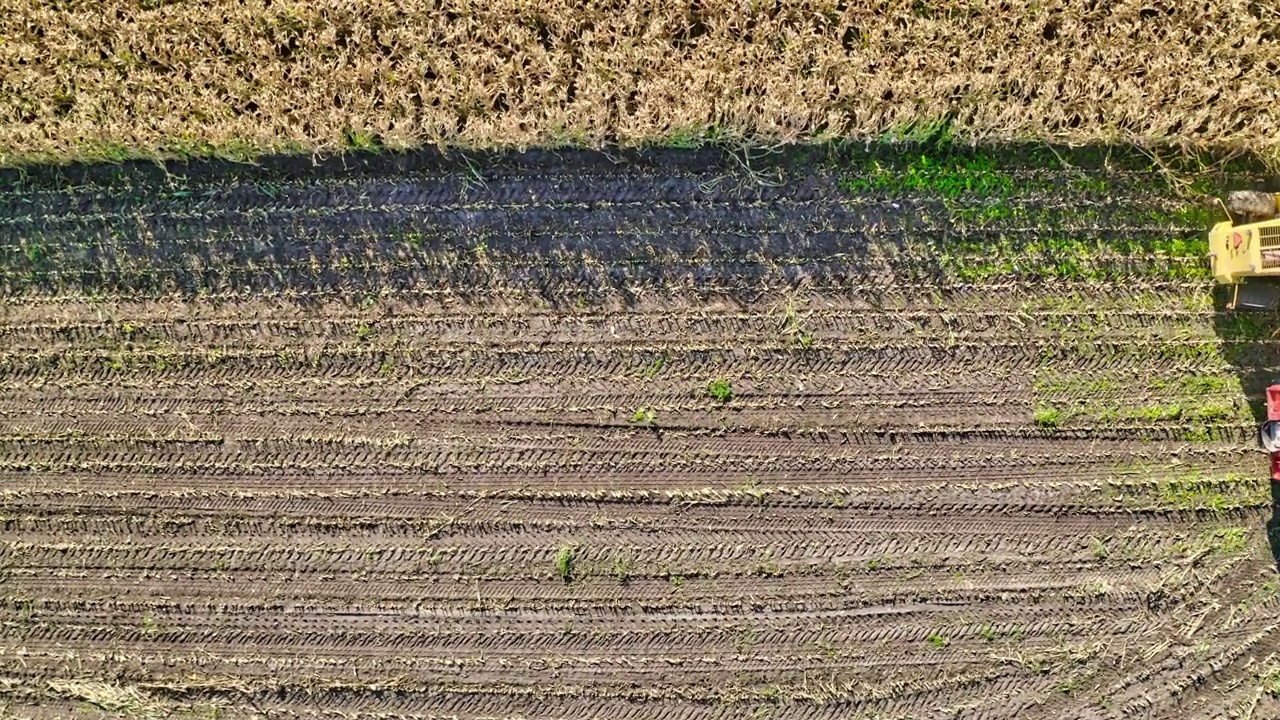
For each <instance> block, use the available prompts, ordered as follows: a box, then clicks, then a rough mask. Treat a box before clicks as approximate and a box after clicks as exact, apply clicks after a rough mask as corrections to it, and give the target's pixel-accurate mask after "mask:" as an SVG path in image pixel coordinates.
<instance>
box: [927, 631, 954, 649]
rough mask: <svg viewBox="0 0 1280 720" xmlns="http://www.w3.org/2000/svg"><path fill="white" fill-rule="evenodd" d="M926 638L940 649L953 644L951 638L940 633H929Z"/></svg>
mask: <svg viewBox="0 0 1280 720" xmlns="http://www.w3.org/2000/svg"><path fill="white" fill-rule="evenodd" d="M925 640H927V641H929V644H930V645H932V646H934V647H935V648H937V649H939V650H941V649H942V648H944V647H946V646H948V645H950V644H951V641H950V640H948V639H946V638H945V637H943V636H941V635H939V634H938V633H929V636H928V637H926V638H925Z"/></svg>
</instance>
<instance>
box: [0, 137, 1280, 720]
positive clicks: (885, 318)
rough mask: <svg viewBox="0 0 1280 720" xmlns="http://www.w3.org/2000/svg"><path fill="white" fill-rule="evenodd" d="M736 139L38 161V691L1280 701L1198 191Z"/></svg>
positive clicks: (32, 389)
mask: <svg viewBox="0 0 1280 720" xmlns="http://www.w3.org/2000/svg"><path fill="white" fill-rule="evenodd" d="M742 160H743V158H738V159H737V160H736V161H735V160H734V159H733V158H731V157H729V156H725V155H721V154H719V153H718V152H711V151H705V152H697V153H634V154H630V155H626V156H617V157H608V156H603V155H596V154H585V153H570V154H559V155H551V154H536V153H531V154H525V155H518V156H517V155H513V156H501V157H497V156H495V157H485V158H481V159H480V160H478V161H476V160H473V161H468V162H464V161H462V160H452V159H442V158H438V157H428V156H425V155H424V156H412V157H398V158H375V159H371V160H365V161H360V162H353V161H351V160H350V159H348V160H347V161H345V162H347V163H348V167H345V168H344V167H341V165H340V164H336V163H338V161H335V164H329V165H325V166H322V167H319V168H311V167H302V166H298V167H290V166H288V165H287V164H281V165H277V166H272V167H264V168H257V169H243V168H241V169H234V168H231V169H229V168H224V167H213V166H205V167H195V166H187V167H185V168H182V169H180V172H178V171H173V170H172V169H171V173H170V174H168V175H166V174H165V173H164V172H162V171H160V170H159V169H157V168H154V167H126V168H115V169H97V170H91V171H85V172H79V171H68V173H67V174H63V175H49V176H41V177H28V178H26V179H23V180H21V181H19V182H14V183H12V184H11V186H9V187H8V189H4V190H0V248H2V250H0V251H2V252H3V253H4V258H5V262H4V264H3V266H2V267H0V272H2V273H3V278H0V281H2V282H3V283H4V285H5V300H4V304H3V306H2V308H0V312H2V315H0V337H3V342H2V344H0V347H2V349H0V386H3V393H2V394H0V579H2V580H3V582H2V584H0V594H2V596H3V597H2V599H0V700H3V703H4V707H5V708H6V709H5V712H6V713H7V715H6V716H9V715H12V716H15V717H36V718H54V717H67V716H93V715H97V714H104V715H108V716H128V717H147V718H163V717H185V716H203V717H211V718H218V717H259V716H264V717H267V718H277V717H279V718H285V717H326V718H329V717H334V718H336V717H339V716H341V717H344V718H374V717H377V718H445V717H448V718H476V719H478V718H574V719H585V718H600V719H601V720H605V719H609V720H613V719H617V718H689V719H692V718H724V719H726V720H727V719H729V718H734V719H737V718H748V717H756V718H764V717H769V718H811V719H818V718H833V719H834V718H841V719H844V718H856V717H866V718H871V717H876V718H932V717H939V718H941V717H947V718H996V717H1019V718H1055V719H1056V718H1064V717H1095V718H1137V717H1151V718H1168V717H1179V718H1199V717H1204V718H1209V717H1226V716H1236V717H1246V716H1250V715H1249V714H1252V715H1251V716H1252V717H1257V718H1262V717H1276V716H1280V700H1278V699H1277V692H1278V688H1277V680H1278V679H1280V665H1278V664H1277V662H1276V655H1275V653H1276V652H1280V632H1278V630H1277V628H1280V602H1278V601H1277V597H1278V596H1280V583H1278V582H1277V579H1276V574H1275V569H1274V566H1275V561H1274V558H1273V556H1272V552H1271V548H1270V547H1269V546H1268V542H1267V527H1268V522H1269V521H1271V522H1272V524H1273V525H1274V520H1272V499H1271V495H1270V491H1269V489H1268V488H1269V485H1268V482H1267V479H1266V475H1267V468H1266V461H1265V456H1264V455H1261V454H1260V453H1259V452H1258V451H1257V450H1255V449H1254V447H1253V434H1252V433H1253V427H1254V420H1255V418H1254V416H1253V414H1252V413H1251V409H1250V407H1249V404H1248V401H1250V400H1256V397H1254V394H1255V390H1256V386H1257V383H1258V382H1261V381H1265V380H1267V379H1269V377H1268V376H1267V373H1268V372H1269V369H1270V368H1272V367H1274V366H1276V365H1280V362H1277V357H1280V356H1278V355H1277V347H1276V344H1275V341H1274V340H1271V339H1270V337H1269V335H1268V334H1267V333H1261V334H1257V335H1247V334H1246V332H1245V329H1241V328H1242V326H1241V325H1240V322H1243V321H1238V320H1236V319H1234V317H1233V316H1229V315H1228V314H1226V313H1224V312H1222V311H1220V310H1218V309H1215V305H1214V297H1213V293H1212V287H1211V284H1210V283H1209V281H1208V280H1207V278H1206V275H1205V273H1204V272H1203V270H1202V269H1201V268H1200V266H1199V263H1200V260H1199V259H1198V258H1197V257H1195V256H1194V254H1182V255H1179V254H1178V253H1176V252H1173V253H1170V252H1168V251H1167V250H1165V249H1163V248H1166V245H1162V244H1161V243H1163V242H1165V241H1167V240H1170V239H1177V238H1197V237H1200V236H1201V235H1202V233H1203V229H1204V228H1203V227H1201V226H1200V225H1198V224H1197V223H1196V222H1194V221H1192V220H1190V219H1188V216H1187V215H1186V214H1185V213H1183V214H1180V211H1179V207H1178V205H1177V203H1175V202H1174V201H1172V200H1170V199H1169V197H1170V196H1169V195H1168V194H1167V193H1164V194H1162V193H1161V192H1160V191H1159V190H1157V189H1155V185H1154V180H1153V177H1152V176H1151V175H1150V174H1148V173H1145V172H1142V171H1140V170H1138V169H1133V168H1126V167H1123V166H1108V165H1107V164H1105V163H1103V162H1099V163H1097V164H1095V165H1092V166H1090V165H1088V164H1084V165H1081V166H1080V167H1077V168H1074V169H1061V170H1045V169H1043V168H1042V167H1041V166H1040V165H1037V164H1036V163H1034V162H1031V161H1026V162H1023V161H1019V160H1017V159H1016V158H1014V159H1009V158H1006V159H1002V160H1001V162H1002V163H1003V164H1002V165H1001V166H1000V167H998V168H996V169H995V170H993V171H992V172H994V173H996V174H998V175H999V177H1003V178H1009V179H1010V182H1011V183H1014V184H1013V185H1012V187H1013V188H1014V189H1013V190H1012V191H1011V193H1010V194H1009V195H1008V197H1005V198H1004V199H1003V201H1002V202H1003V203H1004V204H1003V205H1002V206H1001V207H1008V208H1013V209H1014V210H1016V212H1015V211H1013V210H1011V211H1009V212H1008V213H1003V212H994V211H990V208H991V207H993V206H992V205H991V200H990V198H984V197H980V196H979V195H978V194H976V193H972V192H968V191H960V192H951V191H947V190H938V189H930V188H919V187H917V188H915V189H910V188H908V189H893V188H886V187H885V186H884V183H880V184H879V185H875V184H872V185H866V184H859V182H858V179H859V178H860V177H864V176H865V175H866V173H868V172H871V171H870V170H867V168H869V167H872V166H871V165H868V164H865V163H864V164H857V163H853V164H841V163H836V162H831V161H827V160H822V161H819V160H816V159H814V158H811V157H809V158H806V157H798V156H795V155H777V156H770V157H769V158H763V159H760V158H757V159H754V160H749V161H747V162H742ZM974 212H978V213H980V215H981V217H980V219H979V220H976V221H975V220H974V219H973V218H974V214H973V213H974ZM966 218H967V220H966ZM1047 237H1052V238H1054V239H1055V240H1056V239H1064V240H1062V242H1067V241H1072V242H1076V243H1077V245H1079V244H1080V243H1086V244H1088V243H1092V245H1091V247H1093V248H1094V250H1093V251H1091V252H1090V253H1084V254H1081V253H1079V252H1077V253H1076V254H1075V255H1071V256H1070V257H1067V256H1063V255H1061V254H1058V255H1055V254H1054V253H1055V252H1058V251H1052V252H1048V251H1046V252H1041V251H1040V250H1036V249H1035V248H1034V247H1033V244H1034V242H1035V241H1037V239H1041V238H1047ZM984 243H990V246H991V247H992V248H995V247H997V246H999V247H1001V248H1003V250H1000V251H998V252H997V251H996V250H990V251H979V252H976V253H975V252H970V253H969V254H968V255H964V256H963V258H961V260H960V261H958V262H953V261H952V259H954V257H955V256H956V254H957V253H963V251H964V248H973V247H979V248H981V247H983V244H984ZM1116 248H1120V249H1119V250H1117V249H1116ZM949 258H952V259H949ZM1004 259H1009V260H1010V263H1011V264H1010V265H1009V266H1008V267H1005V268H1004V269H1000V268H996V269H994V270H993V269H991V268H989V267H988V265H989V264H991V263H994V262H996V261H1001V262H1003V260H1004ZM1066 262H1071V263H1074V265H1072V266H1070V267H1074V268H1077V269H1078V268H1081V267H1084V268H1087V269H1088V272H1087V273H1085V272H1083V271H1081V272H1080V273H1076V272H1075V271H1070V272H1068V271H1066V270H1063V269H1062V268H1063V263H1066ZM984 263H985V264H984ZM974 268H986V269H985V270H983V272H982V273H981V276H980V277H979V276H977V275H975V274H974ZM988 270H989V272H988ZM1246 329H1247V328H1246ZM1260 379H1261V380H1260ZM717 380H720V381H723V382H722V383H718V384H714V385H713V383H715V381H717ZM713 389H716V390H718V392H713Z"/></svg>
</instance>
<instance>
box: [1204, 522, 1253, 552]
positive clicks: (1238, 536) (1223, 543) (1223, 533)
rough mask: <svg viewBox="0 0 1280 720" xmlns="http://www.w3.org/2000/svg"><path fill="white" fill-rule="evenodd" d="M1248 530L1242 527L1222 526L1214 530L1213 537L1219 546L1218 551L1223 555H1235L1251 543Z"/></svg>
mask: <svg viewBox="0 0 1280 720" xmlns="http://www.w3.org/2000/svg"><path fill="white" fill-rule="evenodd" d="M1246 532H1247V531H1246V530H1245V529H1244V528H1242V527H1234V528H1222V529H1220V530H1215V531H1213V538H1214V540H1215V541H1216V544H1217V546H1218V552H1220V553H1222V554H1223V555H1233V554H1235V553H1238V552H1240V551H1242V550H1244V549H1245V548H1246V547H1247V546H1248V545H1249V541H1248V539H1247V537H1246Z"/></svg>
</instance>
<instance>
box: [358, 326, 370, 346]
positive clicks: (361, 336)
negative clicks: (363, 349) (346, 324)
mask: <svg viewBox="0 0 1280 720" xmlns="http://www.w3.org/2000/svg"><path fill="white" fill-rule="evenodd" d="M371 335H373V328H371V327H369V325H368V323H360V327H358V328H356V339H357V340H360V341H361V342H363V341H365V340H368V339H369V337H370V336H371Z"/></svg>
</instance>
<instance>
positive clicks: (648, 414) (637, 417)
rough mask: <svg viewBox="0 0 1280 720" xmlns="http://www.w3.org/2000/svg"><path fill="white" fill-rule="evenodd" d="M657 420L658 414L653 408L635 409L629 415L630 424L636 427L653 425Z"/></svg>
mask: <svg viewBox="0 0 1280 720" xmlns="http://www.w3.org/2000/svg"><path fill="white" fill-rule="evenodd" d="M657 420H658V414H657V413H656V412H654V411H653V408H637V409H636V411H635V412H634V413H632V414H631V422H633V423H635V424H637V425H653V424H654V423H655V422H657Z"/></svg>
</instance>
